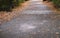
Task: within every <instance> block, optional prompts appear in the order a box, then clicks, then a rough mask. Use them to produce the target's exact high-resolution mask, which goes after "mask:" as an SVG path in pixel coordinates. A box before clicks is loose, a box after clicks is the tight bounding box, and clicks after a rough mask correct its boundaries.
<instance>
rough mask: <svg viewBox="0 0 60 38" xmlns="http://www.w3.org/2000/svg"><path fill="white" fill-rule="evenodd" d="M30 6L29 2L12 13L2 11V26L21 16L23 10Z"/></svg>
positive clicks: (0, 15)
mask: <svg viewBox="0 0 60 38" xmlns="http://www.w3.org/2000/svg"><path fill="white" fill-rule="evenodd" d="M28 4H29V1H27V2H25V3H22V4H21V5H20V6H18V7H16V8H14V9H13V10H12V12H3V11H1V12H0V25H1V24H2V23H5V22H7V21H10V20H11V19H13V18H15V17H17V16H19V14H20V13H21V11H22V10H23V9H25V8H26V7H27V6H28Z"/></svg>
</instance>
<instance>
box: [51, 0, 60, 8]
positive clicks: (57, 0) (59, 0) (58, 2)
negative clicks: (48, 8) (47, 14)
mask: <svg viewBox="0 0 60 38" xmlns="http://www.w3.org/2000/svg"><path fill="white" fill-rule="evenodd" d="M52 2H53V3H54V5H55V6H56V7H58V8H60V0H52Z"/></svg>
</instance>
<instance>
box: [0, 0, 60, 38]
mask: <svg viewBox="0 0 60 38" xmlns="http://www.w3.org/2000/svg"><path fill="white" fill-rule="evenodd" d="M0 38H60V15H57V14H54V12H53V11H52V10H51V9H50V8H49V7H48V6H46V5H44V4H43V2H40V1H30V4H29V6H28V7H27V8H26V9H24V10H23V11H22V12H21V13H20V15H19V17H17V18H15V19H13V20H11V21H9V22H7V23H5V24H2V25H1V26H0Z"/></svg>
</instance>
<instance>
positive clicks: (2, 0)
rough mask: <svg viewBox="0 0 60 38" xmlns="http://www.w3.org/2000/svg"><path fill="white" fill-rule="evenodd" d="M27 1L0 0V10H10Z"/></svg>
mask: <svg viewBox="0 0 60 38" xmlns="http://www.w3.org/2000/svg"><path fill="white" fill-rule="evenodd" d="M24 1H27V0H0V10H3V11H4V10H5V11H6V10H10V9H12V8H14V7H15V6H18V5H19V4H20V3H22V2H24Z"/></svg>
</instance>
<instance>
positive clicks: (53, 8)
mask: <svg viewBox="0 0 60 38" xmlns="http://www.w3.org/2000/svg"><path fill="white" fill-rule="evenodd" d="M44 4H45V5H47V6H48V7H49V8H50V9H51V10H53V11H54V13H55V14H60V10H59V9H57V8H55V7H54V4H53V3H52V2H47V1H45V2H44Z"/></svg>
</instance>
